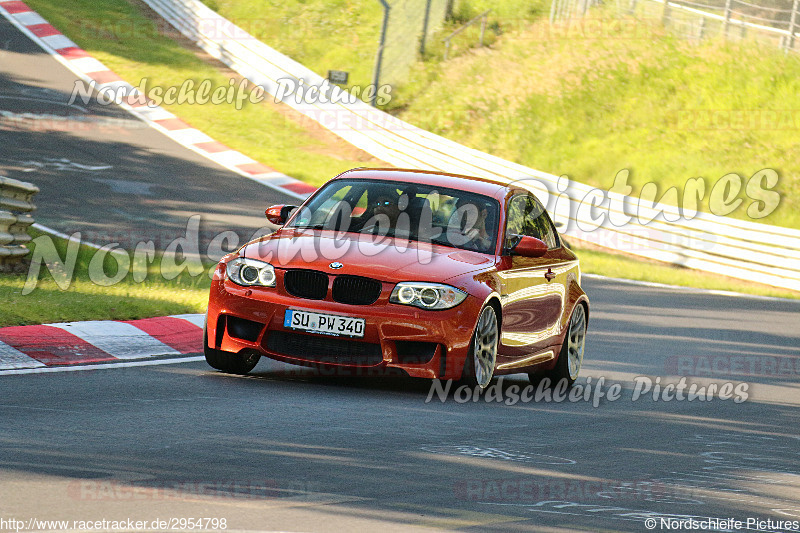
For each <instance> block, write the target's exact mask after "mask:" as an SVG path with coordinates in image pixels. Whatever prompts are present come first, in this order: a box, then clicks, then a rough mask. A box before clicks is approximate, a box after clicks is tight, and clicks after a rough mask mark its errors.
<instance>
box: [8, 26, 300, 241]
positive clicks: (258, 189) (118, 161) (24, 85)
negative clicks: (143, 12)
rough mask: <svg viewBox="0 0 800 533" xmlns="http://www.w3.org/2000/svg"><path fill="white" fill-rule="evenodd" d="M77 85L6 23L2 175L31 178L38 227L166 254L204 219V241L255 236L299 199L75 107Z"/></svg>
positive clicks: (109, 109) (122, 116)
mask: <svg viewBox="0 0 800 533" xmlns="http://www.w3.org/2000/svg"><path fill="white" fill-rule="evenodd" d="M76 81H77V78H76V77H75V75H74V74H73V73H72V72H70V71H69V70H68V69H67V68H66V67H64V66H63V65H61V63H59V62H58V61H56V60H55V59H53V58H52V57H50V56H49V55H48V54H46V53H44V52H42V50H41V49H40V48H39V47H38V46H37V45H36V44H34V43H33V42H32V41H30V40H29V39H28V38H27V37H26V36H25V35H23V34H22V33H20V32H19V31H18V30H17V29H16V28H15V27H14V26H12V25H11V24H10V23H9V22H8V21H7V20H5V19H4V18H2V17H0V175H6V176H8V177H10V178H15V179H20V180H23V181H29V182H32V183H34V184H35V185H37V186H38V187H39V188H40V189H41V192H40V193H39V194H38V195H37V196H36V198H35V203H36V205H37V207H38V210H37V212H36V213H35V218H36V221H37V222H38V223H41V224H43V225H45V226H48V227H51V228H53V229H56V230H58V231H60V232H62V233H66V234H72V233H73V232H75V231H81V232H82V236H83V238H84V239H85V240H88V241H89V242H95V243H98V244H106V243H110V242H121V243H122V244H123V245H124V246H126V247H129V248H133V246H134V245H135V243H136V242H139V241H149V240H153V241H154V242H155V244H156V246H157V247H159V248H165V247H166V245H167V244H168V243H169V242H171V241H172V240H173V239H175V238H178V237H181V236H185V234H186V228H187V223H188V219H189V217H190V216H192V215H198V214H199V215H201V216H202V222H201V226H200V229H201V237H200V241H201V243H205V242H207V241H208V240H209V239H210V238H212V237H213V236H214V235H215V234H217V233H219V232H221V231H227V230H233V231H236V232H237V233H238V234H239V236H240V237H241V238H245V237H249V236H250V235H252V234H253V232H254V231H256V230H258V229H259V228H262V227H264V226H265V225H266V223H265V219H264V217H263V212H264V209H265V208H266V207H268V206H269V205H272V204H277V203H296V199H294V198H292V197H290V196H288V195H284V194H281V193H279V192H276V191H275V190H273V189H270V188H267V187H264V186H263V185H260V184H258V183H256V182H254V181H251V180H248V179H246V178H244V177H242V176H239V175H237V174H235V173H233V172H231V171H229V170H227V169H224V168H223V167H220V166H218V165H217V164H215V163H213V162H212V161H210V160H208V159H205V158H203V157H202V156H200V155H198V154H196V153H195V152H193V151H191V150H188V149H186V148H184V147H183V146H181V145H179V144H178V143H176V142H175V141H173V140H171V139H169V138H168V137H167V136H165V135H163V134H161V133H159V132H157V131H155V130H153V129H152V128H150V127H148V126H147V124H146V123H144V122H143V121H141V120H139V119H137V118H135V117H134V116H132V115H130V114H129V113H127V112H126V111H125V110H123V109H122V108H120V107H118V106H113V105H112V106H103V105H100V104H98V103H97V102H96V100H94V99H93V100H92V101H90V102H89V103H88V104H84V103H83V102H82V101H81V100H78V101H77V102H75V103H73V104H71V105H70V104H69V100H70V95H71V93H72V89H73V87H74V86H75V82H76Z"/></svg>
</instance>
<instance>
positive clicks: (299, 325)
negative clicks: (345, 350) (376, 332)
mask: <svg viewBox="0 0 800 533" xmlns="http://www.w3.org/2000/svg"><path fill="white" fill-rule="evenodd" d="M365 322H366V321H365V320H364V319H363V318H355V317H350V316H341V315H325V314H321V313H312V312H309V311H298V310H297V309H287V310H286V315H285V316H284V319H283V327H285V328H291V329H299V330H302V331H309V332H311V333H322V334H325V335H337V336H344V337H359V338H360V337H363V336H364V324H365Z"/></svg>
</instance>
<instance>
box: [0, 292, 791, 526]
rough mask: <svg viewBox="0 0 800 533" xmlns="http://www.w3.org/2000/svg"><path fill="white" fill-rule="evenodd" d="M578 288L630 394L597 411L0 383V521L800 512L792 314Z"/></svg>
mask: <svg viewBox="0 0 800 533" xmlns="http://www.w3.org/2000/svg"><path fill="white" fill-rule="evenodd" d="M585 285H586V288H587V292H588V293H589V295H590V297H591V298H592V305H593V307H592V313H591V316H590V321H589V334H588V338H587V343H588V353H587V361H586V365H585V368H584V372H583V375H584V377H585V378H588V377H591V378H592V383H594V384H596V383H597V382H598V380H599V378H601V377H605V379H606V383H605V386H604V388H603V390H604V391H606V392H608V390H609V388H610V385H611V384H613V383H619V384H621V385H623V386H624V389H623V390H622V393H621V397H620V398H619V399H618V400H616V401H608V400H601V401H600V402H599V405H598V406H597V407H594V406H593V405H592V402H591V401H588V402H587V401H583V400H581V401H577V402H570V401H565V402H547V401H546V400H540V401H538V402H527V403H526V402H522V401H520V402H518V403H516V404H514V405H506V404H504V403H497V402H491V403H487V402H485V401H483V400H481V401H478V402H467V403H459V402H458V401H456V399H457V398H459V396H458V395H457V394H456V395H451V396H450V397H449V399H448V400H447V401H446V402H444V403H442V402H440V401H439V400H438V399H437V397H436V396H434V398H433V401H431V402H429V403H426V398H427V396H428V393H429V388H430V385H431V384H430V382H427V381H424V380H411V379H408V378H405V379H404V378H367V377H361V378H358V377H342V376H327V375H320V374H316V373H314V372H313V371H310V370H306V369H299V368H295V367H289V366H281V365H278V364H276V363H272V362H270V361H268V360H262V361H261V362H260V363H259V366H258V367H256V369H255V371H254V373H253V375H251V376H247V377H236V376H229V375H225V374H221V373H217V372H214V371H212V370H211V369H210V368H209V367H207V366H206V365H205V363H203V362H190V363H184V364H175V365H164V366H148V367H138V368H124V369H110V370H99V369H98V370H94V371H79V372H64V373H51V374H39V375H19V376H3V377H0V390H2V399H1V400H0V496H1V497H0V518H2V517H6V518H8V517H15V518H18V519H26V520H27V519H28V518H36V519H59V520H103V519H105V520H122V519H128V518H130V519H133V520H142V521H147V522H148V523H152V521H153V520H155V519H169V518H217V519H219V518H225V519H226V525H227V528H228V529H229V530H233V529H235V530H253V531H274V530H281V531H374V530H382V531H412V530H415V529H420V530H422V529H426V528H436V529H441V528H444V529H458V530H473V531H509V530H515V531H575V530H585V531H647V529H646V527H645V520H646V519H647V518H650V517H656V518H657V519H658V520H659V521H660V519H661V517H664V516H666V517H673V518H675V519H683V520H685V519H686V517H689V516H691V517H695V519H696V520H700V519H701V517H713V518H718V519H723V518H729V517H733V518H737V519H740V520H742V521H746V520H747V519H748V518H753V519H762V520H766V519H772V520H798V519H800V436H799V435H798V430H797V428H798V427H799V426H800V423H799V422H800V420H798V418H800V417H799V416H798V404H800V395H799V394H798V374H799V373H800V332H798V328H797V323H798V318H799V317H800V302H791V301H778V300H762V299H756V298H737V297H730V296H719V295H713V294H707V293H699V292H698V293H694V292H690V291H685V290H675V289H663V288H652V287H642V286H637V285H631V284H627V283H620V282H616V281H609V280H597V279H587V280H585ZM778 359H779V360H778ZM99 368H102V367H99ZM639 376H646V377H649V378H650V379H652V380H654V381H655V380H656V379H657V378H660V379H661V385H662V386H666V385H667V384H669V383H673V384H675V383H678V382H679V379H680V377H682V376H685V377H687V378H688V382H689V383H695V384H699V385H708V384H710V383H716V384H718V385H722V384H724V383H726V382H729V381H733V382H734V383H736V384H741V383H745V384H747V396H748V397H747V400H746V401H744V402H742V403H735V402H734V400H733V399H727V400H724V399H721V398H720V397H719V396H717V397H715V398H713V399H711V400H710V401H703V400H699V399H695V400H693V401H688V400H686V399H684V400H683V401H678V400H671V401H664V400H663V398H662V397H661V396H659V397H658V398H659V399H658V400H654V399H653V395H652V390H651V391H650V392H649V393H648V394H646V395H642V396H641V397H639V398H638V399H637V400H634V395H635V391H634V389H633V387H635V384H636V382H637V381H636V378H637V377H639ZM582 383H583V384H586V380H585V379H584V380H583V381H582ZM512 384H516V385H518V386H524V385H525V384H526V381H524V380H522V379H518V378H514V379H512V380H508V379H507V380H505V381H504V387H505V389H506V391H507V392H510V391H509V386H510V385H512ZM506 398H510V396H508V395H506ZM661 526H662V525H661V523H660V522H659V523H658V527H657V528H656V530H659V531H663V530H667V529H666V528H665V527H661ZM762 526H769V524H762ZM673 530H675V529H673ZM684 530H699V529H686V528H684ZM718 530H719V529H718ZM754 530H758V531H777V530H780V529H779V528H774V527H756V528H751V529H750V531H754Z"/></svg>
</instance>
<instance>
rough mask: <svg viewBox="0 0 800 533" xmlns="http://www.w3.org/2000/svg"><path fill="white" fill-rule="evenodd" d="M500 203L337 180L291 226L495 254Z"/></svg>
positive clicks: (424, 188)
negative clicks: (395, 238)
mask: <svg viewBox="0 0 800 533" xmlns="http://www.w3.org/2000/svg"><path fill="white" fill-rule="evenodd" d="M498 211H499V204H498V202H497V201H496V200H494V199H493V198H489V197H488V196H483V195H480V194H475V193H470V192H466V191H459V190H454V189H446V188H441V187H432V186H429V185H421V184H416V183H400V182H390V181H370V180H355V179H353V180H346V179H343V180H335V181H333V182H331V183H329V184H327V185H326V186H325V187H323V188H322V189H321V190H320V191H319V192H318V193H317V194H315V195H314V197H313V198H311V200H310V201H309V202H308V204H306V205H305V206H303V208H302V209H301V210H300V212H299V213H297V215H296V216H294V217H293V218H292V220H291V221H290V222H289V223H288V224H287V225H286V227H290V228H291V227H293V228H314V229H331V230H336V231H344V232H353V233H367V234H373V235H378V236H389V237H397V238H402V239H408V240H412V241H422V242H431V243H434V244H442V245H445V246H452V247H454V248H461V249H464V250H474V251H477V252H482V253H493V252H494V249H495V242H496V239H497V226H498V220H499V219H498Z"/></svg>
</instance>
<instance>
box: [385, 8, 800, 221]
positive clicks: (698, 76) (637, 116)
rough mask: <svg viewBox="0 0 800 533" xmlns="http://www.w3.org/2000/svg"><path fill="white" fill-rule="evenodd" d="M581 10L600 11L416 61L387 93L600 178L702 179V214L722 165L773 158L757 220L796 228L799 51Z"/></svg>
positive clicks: (421, 117)
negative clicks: (440, 58)
mask: <svg viewBox="0 0 800 533" xmlns="http://www.w3.org/2000/svg"><path fill="white" fill-rule="evenodd" d="M592 15H593V16H594V17H599V18H601V19H603V20H601V21H598V22H595V26H586V28H581V27H573V28H572V29H569V30H563V29H562V30H556V32H555V33H553V30H552V29H551V28H550V27H549V25H548V23H547V22H546V21H539V22H536V23H533V24H530V25H529V26H527V27H522V28H521V29H520V31H518V32H514V33H507V34H504V35H503V37H502V39H500V40H498V41H497V42H496V43H495V44H494V45H493V46H492V48H491V49H484V50H474V51H472V52H470V53H469V54H465V55H462V56H460V57H458V58H456V59H454V60H452V61H448V62H447V63H442V62H437V61H429V62H427V63H422V64H419V65H418V67H417V69H416V70H415V72H414V73H413V75H412V76H411V80H412V81H411V82H410V83H409V84H408V85H407V87H405V88H404V89H403V90H401V91H400V92H399V93H398V95H397V96H398V98H397V99H396V100H395V102H394V104H395V105H396V106H397V108H398V112H399V115H400V116H401V117H402V118H403V119H405V120H407V121H409V122H411V123H413V124H416V125H418V126H420V127H422V128H423V129H426V130H429V131H433V132H435V133H438V134H440V135H443V136H445V137H447V138H450V139H453V140H455V141H458V142H461V143H463V144H466V145H468V146H471V147H473V148H477V149H479V150H482V151H486V152H489V153H492V154H495V155H498V156H500V157H503V158H506V159H509V160H512V161H516V162H518V163H522V164H524V165H526V166H529V167H532V168H536V169H539V170H543V171H547V172H550V173H553V174H556V175H560V174H567V175H569V176H570V177H571V178H572V179H574V180H576V181H579V182H583V183H588V184H591V185H594V186H597V187H600V188H604V189H608V188H610V187H611V186H612V184H613V182H614V176H615V175H616V174H617V172H618V171H619V170H621V169H629V170H630V173H631V179H630V184H631V185H632V186H633V195H635V196H638V195H639V193H640V190H641V187H642V185H644V184H645V183H648V182H653V183H655V184H657V185H658V188H659V195H660V194H663V192H664V191H665V190H666V189H667V188H669V187H673V186H674V187H677V188H678V191H679V194H678V196H679V197H682V190H683V187H684V185H685V183H686V181H687V180H689V179H691V178H696V177H703V178H705V179H706V183H707V187H708V188H707V190H706V194H705V201H704V202H703V204H702V205H701V207H703V206H705V207H706V209H704V210H706V211H708V205H709V204H708V198H709V189H710V188H711V187H712V186H713V184H714V183H716V182H717V181H718V180H719V179H720V178H721V177H722V176H724V175H726V174H729V173H736V174H738V175H739V176H741V177H742V178H743V179H745V180H747V179H749V178H750V177H751V176H752V175H753V174H755V173H756V172H757V171H759V170H761V169H764V168H772V169H775V170H776V171H777V172H778V175H779V177H780V181H779V183H778V185H777V187H776V188H775V190H776V191H778V192H779V193H780V194H781V197H782V200H781V202H780V204H779V205H778V208H777V209H776V210H775V211H774V212H773V213H772V214H771V215H769V216H768V217H766V218H762V219H759V220H758V221H759V222H764V223H769V224H776V225H781V226H786V227H791V228H800V159H798V158H797V154H798V153H800V58H798V57H795V55H792V54H790V55H786V54H783V53H782V52H780V51H779V50H777V49H776V48H774V47H769V46H766V45H764V46H762V45H758V44H756V43H751V42H745V43H743V44H736V43H729V44H726V43H724V42H721V41H719V40H708V41H704V42H702V43H699V44H698V43H696V42H693V41H687V40H682V39H679V38H677V37H675V36H674V35H672V34H670V33H669V32H665V31H664V30H663V29H662V28H661V27H660V25H659V24H658V23H656V22H654V21H634V20H633V19H625V18H616V17H615V16H614V15H613V12H612V10H611V8H609V9H605V10H604V9H596V10H593V11H592ZM587 28H588V29H587ZM592 28H594V30H592ZM633 30H635V31H633ZM443 95H446V96H445V97H443ZM731 110H733V111H734V115H729V114H728V112H729V111H731ZM775 110H780V113H779V114H778V115H777V117H778V118H779V120H780V121H779V122H776V120H775V119H774V118H771V116H770V114H769V113H770V111H775ZM728 116H733V117H734V118H735V121H728V118H727V117H728ZM710 117H714V119H715V121H716V122H713V123H712V121H711V118H710ZM738 197H739V198H741V199H742V200H744V201H743V203H742V205H741V206H740V207H739V208H738V209H737V210H736V211H734V212H733V213H732V214H731V216H734V217H736V218H741V219H748V215H747V208H748V207H749V206H750V205H751V204H752V203H753V201H754V199H752V198H749V197H748V196H747V194H746V191H745V189H744V188H743V189H742V190H741V191H740V192H739V195H738Z"/></svg>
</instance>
